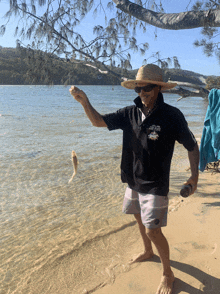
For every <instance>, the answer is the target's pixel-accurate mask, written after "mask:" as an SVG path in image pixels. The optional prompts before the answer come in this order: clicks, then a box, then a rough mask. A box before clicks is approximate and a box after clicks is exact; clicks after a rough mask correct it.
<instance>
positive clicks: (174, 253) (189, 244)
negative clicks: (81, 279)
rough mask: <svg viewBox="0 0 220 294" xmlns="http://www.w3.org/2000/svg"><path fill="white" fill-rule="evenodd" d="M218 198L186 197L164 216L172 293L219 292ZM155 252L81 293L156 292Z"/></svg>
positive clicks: (157, 266) (157, 269) (157, 263)
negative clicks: (151, 255) (126, 269)
mask: <svg viewBox="0 0 220 294" xmlns="http://www.w3.org/2000/svg"><path fill="white" fill-rule="evenodd" d="M219 199H220V197H213V196H210V197H207V198H205V197H198V196H193V197H189V198H187V199H186V200H184V201H183V202H181V204H180V205H179V206H178V207H177V208H176V209H174V210H173V211H172V212H173V213H170V214H169V216H168V226H167V227H165V228H164V229H163V232H164V234H165V236H166V237H167V239H168V242H169V245H170V254H171V267H172V270H173V272H174V275H175V282H174V288H173V291H172V293H173V294H175V293H192V294H193V293H213V294H214V293H215V294H217V293H219V289H220V279H219V277H220V269H219V260H220V250H219V248H220V235H219V234H218V233H217V232H218V230H219V225H218V221H217V219H220V217H219V209H220V201H219ZM140 243H141V240H140V239H139V240H137V244H136V245H137V248H138V247H140V245H141V244H140ZM154 249H155V248H154ZM137 253H138V252H137ZM155 253H156V255H155V256H154V257H153V258H152V259H151V260H149V261H146V262H142V263H139V264H135V265H133V267H131V268H130V269H129V271H127V272H124V273H121V274H120V275H118V276H117V277H116V278H115V281H114V282H112V283H110V282H107V283H105V284H104V285H100V286H99V289H93V290H91V291H88V292H85V293H87V294H89V293H95V294H111V293H114V294H135V293H145V294H151V293H156V289H157V287H158V285H159V281H160V278H161V270H162V268H161V264H160V259H159V257H158V255H157V252H156V250H155Z"/></svg>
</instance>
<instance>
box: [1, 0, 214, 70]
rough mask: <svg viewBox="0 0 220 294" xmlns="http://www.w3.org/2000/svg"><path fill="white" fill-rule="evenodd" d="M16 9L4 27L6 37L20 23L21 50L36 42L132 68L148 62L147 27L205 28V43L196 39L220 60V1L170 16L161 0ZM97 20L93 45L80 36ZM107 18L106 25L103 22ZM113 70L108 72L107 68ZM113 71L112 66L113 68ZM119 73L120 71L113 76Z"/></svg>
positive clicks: (33, 0)
mask: <svg viewBox="0 0 220 294" xmlns="http://www.w3.org/2000/svg"><path fill="white" fill-rule="evenodd" d="M8 1H10V9H9V11H8V12H7V14H6V24H4V25H2V26H1V27H0V34H4V33H5V31H6V29H7V23H8V22H9V21H10V20H11V21H15V20H17V23H18V24H17V27H16V30H15V35H16V36H17V38H18V40H17V45H18V46H20V45H21V44H22V40H24V39H27V40H30V44H29V47H30V48H32V49H36V50H43V51H45V52H50V53H51V54H54V53H56V54H57V55H65V56H66V58H67V59H74V58H75V59H79V60H82V61H84V62H89V61H92V62H93V63H98V64H99V65H100V63H101V64H102V65H103V67H105V66H107V65H110V66H111V67H113V68H114V67H121V68H126V69H131V52H137V53H138V54H142V55H143V60H144V61H143V62H145V63H146V62H147V58H146V51H147V50H148V47H149V44H148V43H141V44H138V43H137V40H136V38H135V32H136V31H137V30H142V32H143V34H147V25H148V24H150V25H152V26H154V27H160V28H163V29H169V30H181V29H191V28H195V27H201V30H202V31H201V33H202V39H201V40H195V45H196V46H202V47H203V48H204V53H205V54H206V55H208V56H210V55H212V54H216V55H217V56H218V57H219V56H220V53H219V48H218V42H217V41H214V40H216V37H217V36H218V34H217V32H218V31H217V28H218V27H219V26H220V9H219V5H220V0H203V1H196V2H195V3H194V4H192V5H191V2H192V1H190V0H189V5H191V7H190V9H189V7H188V10H187V11H185V12H180V13H164V8H163V2H161V1H160V0H148V1H142V0H134V2H131V1H129V0H112V1H104V0H8ZM91 14H93V15H97V16H98V17H97V18H96V19H95V21H94V22H95V23H96V25H95V26H94V28H93V33H94V35H93V36H91V39H90V40H88V39H87V38H85V36H84V35H83V33H82V32H81V31H80V25H81V22H82V21H83V20H84V18H85V17H86V16H88V15H91ZM101 16H102V17H103V18H104V22H101V21H100V19H101ZM155 60H157V62H159V64H160V65H161V67H162V68H166V67H167V66H168V65H169V64H171V63H172V62H173V65H174V67H175V68H179V67H180V65H179V62H178V58H177V57H176V56H173V57H167V58H166V59H161V58H160V57H159V55H157V54H155ZM106 69H107V67H106ZM108 70H109V67H108ZM113 72H114V71H113Z"/></svg>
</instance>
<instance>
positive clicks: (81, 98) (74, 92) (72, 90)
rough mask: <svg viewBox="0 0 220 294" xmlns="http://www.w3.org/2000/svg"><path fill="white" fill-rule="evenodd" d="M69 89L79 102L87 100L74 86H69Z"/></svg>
mask: <svg viewBox="0 0 220 294" xmlns="http://www.w3.org/2000/svg"><path fill="white" fill-rule="evenodd" d="M69 91H70V94H71V95H72V96H73V98H74V99H75V100H76V101H78V102H80V103H81V104H82V103H84V102H86V101H88V98H87V96H86V94H85V93H84V92H83V91H82V90H80V89H79V88H77V87H76V86H71V88H70V89H69Z"/></svg>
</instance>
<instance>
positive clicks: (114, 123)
mask: <svg viewBox="0 0 220 294" xmlns="http://www.w3.org/2000/svg"><path fill="white" fill-rule="evenodd" d="M102 118H103V120H104V121H105V123H106V125H107V127H108V129H109V131H113V130H117V129H122V130H123V129H124V128H125V126H126V125H127V121H128V118H127V111H126V108H122V109H119V110H118V111H116V112H113V113H108V114H105V115H102Z"/></svg>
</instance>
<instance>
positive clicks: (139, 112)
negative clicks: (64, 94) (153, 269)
mask: <svg viewBox="0 0 220 294" xmlns="http://www.w3.org/2000/svg"><path fill="white" fill-rule="evenodd" d="M122 86H123V87H125V88H128V89H134V90H135V92H136V93H137V94H138V95H139V96H138V97H137V98H136V99H135V100H134V103H135V105H133V106H128V107H125V108H123V109H120V110H118V111H117V112H116V113H111V114H106V115H101V114H99V113H98V112H97V111H96V110H95V109H94V108H93V107H92V106H91V104H90V102H89V100H88V98H87V96H86V94H85V93H84V92H83V91H81V90H79V89H78V88H76V87H71V88H70V93H71V94H72V95H73V97H74V98H75V99H76V100H77V101H78V102H80V103H81V104H82V106H83V108H84V110H85V113H86V114H87V116H88V118H89V119H90V121H91V122H92V124H93V125H94V126H96V127H108V129H109V130H115V129H122V130H123V150H122V161H121V179H122V182H125V183H127V184H128V187H127V189H126V192H125V197H124V203H123V211H124V212H125V213H131V214H134V216H135V218H136V220H137V223H138V226H139V230H140V233H141V236H142V239H143V242H144V247H145V251H144V253H143V254H141V255H140V256H139V257H138V258H137V259H135V260H134V262H135V261H136V262H140V261H144V260H147V259H149V258H151V257H152V256H153V255H154V253H153V249H152V242H153V243H154V245H155V247H156V248H157V251H158V253H159V256H160V259H161V263H162V266H163V275H162V279H161V283H160V285H159V287H158V290H157V292H156V293H157V294H170V293H171V291H172V285H173V282H174V274H173V272H172V270H171V267H170V258H169V245H168V242H167V240H166V238H165V237H164V235H163V233H162V231H161V227H163V226H166V224H167V211H168V197H167V195H168V192H169V174H170V164H171V159H172V155H173V150H174V144H175V141H178V142H179V143H181V144H183V145H184V147H185V148H186V149H187V150H188V157H189V162H190V167H191V177H190V178H189V179H188V180H187V182H186V183H185V184H191V185H192V191H191V194H193V193H194V191H195V190H196V188H197V182H198V163H199V150H198V145H197V142H196V140H195V138H194V136H193V134H192V133H191V131H190V130H189V128H188V125H187V122H186V120H185V118H184V116H183V114H182V113H181V111H180V110H178V109H177V108H175V107H172V106H170V105H168V104H166V103H165V102H164V100H163V95H162V93H161V92H162V91H163V90H167V89H171V88H173V87H175V86H176V84H174V83H165V82H164V81H163V76H162V70H161V69H160V68H159V67H158V66H156V65H153V64H148V65H146V66H142V67H141V68H140V69H139V70H138V73H137V76H136V79H135V80H128V81H124V82H122Z"/></svg>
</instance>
